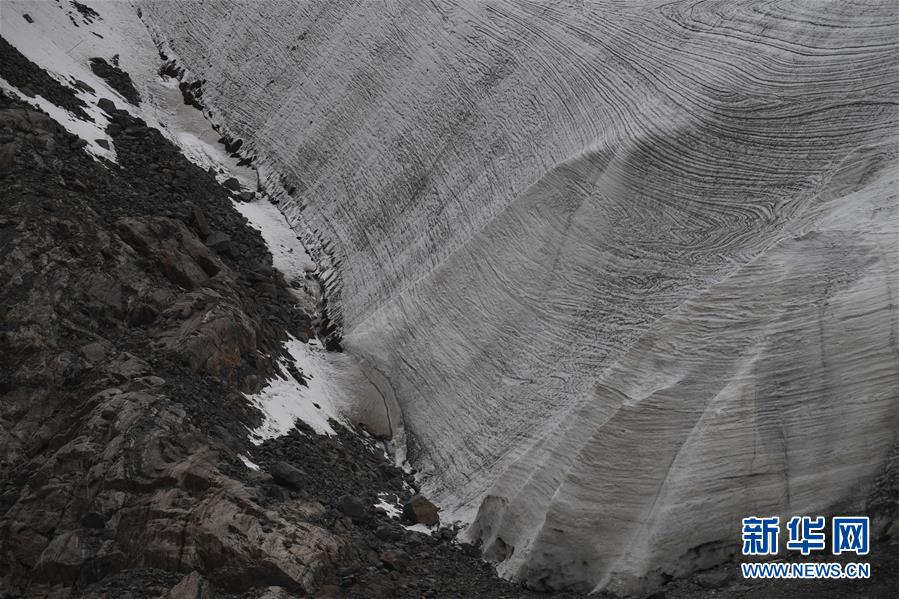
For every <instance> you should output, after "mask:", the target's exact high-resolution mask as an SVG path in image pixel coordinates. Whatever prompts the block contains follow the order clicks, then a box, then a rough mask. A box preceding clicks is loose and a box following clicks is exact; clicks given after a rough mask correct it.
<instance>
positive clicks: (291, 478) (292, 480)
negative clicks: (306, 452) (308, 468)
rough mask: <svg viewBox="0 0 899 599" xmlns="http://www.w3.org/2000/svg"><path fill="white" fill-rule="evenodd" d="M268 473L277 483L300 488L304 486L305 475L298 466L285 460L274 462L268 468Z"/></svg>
mask: <svg viewBox="0 0 899 599" xmlns="http://www.w3.org/2000/svg"><path fill="white" fill-rule="evenodd" d="M268 472H269V474H271V475H272V478H273V479H274V480H275V482H276V483H278V484H279V485H283V486H285V487H290V488H292V489H296V490H300V489H302V488H303V487H304V486H305V481H306V480H307V475H306V473H305V472H303V471H302V470H300V469H299V468H295V467H294V466H291V465H290V464H288V463H287V462H275V463H274V464H272V467H271V468H269V469H268Z"/></svg>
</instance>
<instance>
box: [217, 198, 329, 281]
mask: <svg viewBox="0 0 899 599" xmlns="http://www.w3.org/2000/svg"><path fill="white" fill-rule="evenodd" d="M234 208H235V209H236V210H237V211H238V212H240V213H241V214H242V215H243V216H244V218H246V219H247V220H248V221H250V226H251V227H253V228H254V229H257V230H258V231H259V232H260V233H261V234H262V238H263V239H264V240H265V243H266V244H268V249H269V251H270V252H271V253H272V262H273V263H274V265H275V268H277V269H278V270H280V271H281V272H282V273H283V274H284V276H285V277H286V278H287V279H288V281H289V280H290V279H291V278H296V277H301V278H302V277H303V275H304V274H305V273H307V272H313V271H315V262H313V261H312V259H311V258H310V257H309V255H308V254H307V253H306V252H305V250H304V248H303V244H302V243H301V242H300V240H299V238H298V237H297V234H296V232H295V231H294V230H293V229H291V228H290V225H289V224H287V219H285V218H284V215H283V214H281V211H280V210H278V208H277V207H276V206H275V205H274V204H272V203H271V202H269V201H266V200H257V201H255V202H235V203H234Z"/></svg>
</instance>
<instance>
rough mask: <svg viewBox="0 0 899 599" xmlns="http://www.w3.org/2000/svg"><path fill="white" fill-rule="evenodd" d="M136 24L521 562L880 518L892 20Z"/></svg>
mask: <svg viewBox="0 0 899 599" xmlns="http://www.w3.org/2000/svg"><path fill="white" fill-rule="evenodd" d="M140 4H141V6H142V8H143V13H144V18H145V20H146V21H147V23H148V24H149V25H150V26H151V28H154V29H155V30H156V31H157V33H158V34H159V36H160V38H161V39H166V40H170V42H169V43H170V44H171V49H172V50H174V52H175V54H177V56H178V57H179V58H180V59H181V60H182V61H183V63H184V64H185V65H186V66H187V67H188V68H189V69H191V71H192V73H193V74H194V75H195V76H196V77H198V78H203V79H205V80H207V81H208V82H209V84H208V85H207V88H206V89H208V91H207V93H206V94H205V96H204V100H205V101H206V102H208V104H209V105H210V106H211V107H212V108H213V109H214V110H215V111H218V112H219V113H220V115H221V116H222V117H223V118H224V120H225V122H226V123H227V126H228V127H229V128H230V129H231V132H232V133H234V134H235V135H236V136H239V137H241V138H242V139H244V140H246V143H247V144H249V145H250V146H251V147H252V148H253V150H255V151H256V152H258V154H259V156H260V157H261V158H262V161H263V162H264V163H267V164H269V165H272V166H274V167H276V169H277V170H279V171H282V172H286V173H289V174H290V180H289V181H288V187H294V188H295V193H294V194H292V197H291V198H286V203H285V204H284V205H283V207H285V211H286V213H287V214H288V216H289V217H291V218H292V219H293V220H294V222H295V223H296V225H297V227H298V229H300V230H303V231H304V232H305V233H304V234H305V235H306V236H307V237H308V238H310V239H311V238H313V237H317V238H318V240H319V241H320V242H322V243H323V247H324V248H325V249H326V250H328V251H329V252H330V253H331V254H332V255H333V256H332V257H333V262H332V264H330V266H331V267H332V271H331V272H333V273H334V274H333V275H327V274H326V277H327V276H331V277H332V278H330V282H331V283H330V301H331V308H332V311H333V313H334V314H335V315H336V316H337V317H338V318H339V321H340V323H341V324H342V327H343V333H344V345H345V347H346V348H348V349H349V350H350V351H352V352H355V353H357V354H360V355H362V356H364V357H365V358H366V359H368V360H369V362H370V363H371V364H373V365H374V366H375V367H376V368H377V369H378V370H380V371H381V373H383V375H384V376H385V377H386V378H387V379H388V380H389V381H390V383H391V385H392V387H393V390H394V391H395V393H396V396H397V398H398V400H399V401H400V403H401V405H402V407H403V411H404V418H405V422H406V425H407V429H408V430H409V432H410V435H411V438H412V444H411V447H410V450H411V453H410V455H411V456H412V457H413V459H414V460H415V461H416V462H417V464H418V465H419V466H420V467H422V468H423V469H424V471H425V472H426V473H428V474H429V478H428V485H429V487H430V489H429V490H430V491H431V493H432V495H435V496H436V497H438V498H439V499H440V500H442V504H443V507H444V508H445V509H446V511H447V512H449V513H451V512H452V510H453V508H458V509H459V510H461V512H460V513H464V512H465V510H471V513H475V512H476V513H477V515H476V517H475V518H474V525H473V526H472V528H471V529H470V534H471V535H472V536H473V537H474V538H477V539H481V540H483V541H484V543H485V545H484V547H485V551H486V555H487V556H488V557H490V558H491V559H494V560H496V561H498V562H500V566H499V567H500V571H501V572H504V573H506V574H508V575H511V576H515V577H518V578H521V579H523V580H525V581H527V582H528V583H530V584H532V585H534V586H537V587H541V586H547V587H575V588H581V589H591V588H594V587H595V586H597V585H606V584H610V583H612V584H613V585H614V586H620V587H621V588H630V587H631V585H632V584H635V583H634V580H636V579H641V578H645V577H646V576H647V575H654V574H659V575H661V574H665V575H670V574H679V573H683V572H684V571H688V570H691V569H694V568H696V567H700V566H703V565H706V564H710V563H714V562H717V561H720V560H721V559H723V558H726V557H727V556H728V555H730V554H732V553H733V552H734V551H735V550H736V549H737V547H738V545H737V542H736V536H737V532H736V531H738V530H739V519H740V518H741V517H742V516H745V515H747V514H752V513H766V514H767V513H770V514H780V515H781V516H787V515H792V514H801V513H809V514H813V513H819V512H820V513H830V512H833V511H835V510H856V511H860V510H863V509H864V506H865V499H866V497H867V495H868V492H869V490H870V488H871V485H872V484H873V481H874V480H875V479H876V477H877V475H878V474H879V473H880V471H881V470H882V468H883V464H884V460H885V457H886V455H887V454H888V452H889V451H890V448H891V446H892V443H893V439H894V436H895V432H896V430H897V426H896V425H897V422H896V414H897V408H899V396H897V389H899V350H897V341H896V339H897V333H896V329H897V313H896V310H895V307H894V306H895V299H894V298H896V297H897V294H899V270H897V260H896V256H897V252H899V239H897V235H896V230H897V227H899V203H897V193H896V187H895V180H896V176H897V168H896V164H897V161H896V153H897V144H896V141H897V140H896V136H895V131H896V126H897V124H899V115H897V109H896V103H895V98H896V97H897V92H899V81H897V72H896V71H895V69H891V68H889V65H890V64H891V60H892V57H894V56H895V52H896V50H897V36H896V27H897V25H896V21H897V11H896V7H895V3H892V2H868V3H865V4H863V5H849V4H846V3H843V2H831V3H821V2H817V1H815V2H812V1H809V2H783V3H772V4H765V5H764V6H759V5H755V4H753V3H718V4H715V5H708V4H705V3H693V2H676V3H669V2H666V3H661V2H659V3H656V4H654V5H653V4H651V3H644V5H643V6H642V7H641V8H639V9H638V8H632V7H627V6H621V5H620V4H618V3H610V2H597V3H592V4H589V5H581V4H571V5H568V4H557V5H545V4H543V3H533V4H528V3H517V2H515V3H513V2H507V3H471V2H465V3H461V4H460V5H455V4H452V3H437V4H436V5H435V4H431V3H407V4H405V5H403V4H394V5H389V6H388V5H383V4H379V5H378V8H377V10H374V9H372V8H371V6H370V5H366V4H365V3H362V4H359V5H354V6H342V5H341V4H340V3H329V4H322V5H313V6H305V7H297V6H296V5H295V4H294V3H292V2H267V3H264V4H263V5H259V4H252V5H240V4H236V5H231V4H229V3H225V2H215V3H200V2H182V3H157V2H141V3H140ZM301 210H302V215H301V214H300V212H301ZM338 260H339V261H340V264H339V265H337V264H336V263H337V261H338ZM323 263H324V265H325V267H328V266H329V261H328V259H327V258H325V259H324V260H323Z"/></svg>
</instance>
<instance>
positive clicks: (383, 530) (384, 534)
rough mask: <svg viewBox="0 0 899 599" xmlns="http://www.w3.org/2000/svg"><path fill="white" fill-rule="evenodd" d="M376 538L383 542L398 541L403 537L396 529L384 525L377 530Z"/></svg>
mask: <svg viewBox="0 0 899 599" xmlns="http://www.w3.org/2000/svg"><path fill="white" fill-rule="evenodd" d="M375 536H376V537H378V538H379V539H381V540H382V541H396V540H397V539H399V538H400V537H401V536H402V535H401V534H400V532H399V531H398V530H396V529H395V528H394V527H392V526H388V525H386V524H382V525H381V526H378V527H377V528H376V529H375Z"/></svg>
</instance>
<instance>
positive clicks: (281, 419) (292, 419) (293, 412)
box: [248, 337, 341, 445]
mask: <svg viewBox="0 0 899 599" xmlns="http://www.w3.org/2000/svg"><path fill="white" fill-rule="evenodd" d="M287 351H288V352H289V353H290V355H291V358H293V362H294V364H295V365H296V367H297V368H299V370H300V372H302V374H303V378H304V379H305V383H306V384H305V385H303V384H300V383H299V382H298V381H297V380H295V379H294V378H293V377H292V376H291V375H290V374H289V373H287V369H286V366H287V364H285V363H284V362H283V361H282V362H281V367H282V370H283V371H284V374H283V375H279V376H277V377H275V378H274V380H272V381H271V382H270V383H269V385H268V386H267V387H266V388H265V389H263V390H262V391H260V392H259V393H257V394H256V395H250V396H248V399H250V401H252V402H253V403H254V404H255V405H256V407H258V408H259V409H260V410H262V412H263V413H264V414H265V422H263V423H262V425H261V426H259V428H257V429H255V430H254V431H252V432H251V434H250V439H251V440H252V441H253V442H254V443H256V444H257V445H258V444H260V443H262V442H263V441H265V440H266V439H274V438H276V437H280V436H282V435H286V434H287V433H288V432H290V431H291V430H292V429H293V427H294V426H295V424H296V421H297V420H302V421H303V422H305V423H306V424H308V425H309V426H310V427H312V429H313V430H315V432H317V433H318V434H320V435H333V434H335V431H334V429H333V428H332V426H331V424H330V423H329V422H328V420H329V419H334V420H336V421H338V422H339V421H341V418H340V416H339V414H338V411H337V408H336V406H335V405H334V404H333V403H332V402H331V399H330V398H331V397H332V392H331V389H329V382H328V380H327V379H328V375H327V374H325V373H326V372H327V370H328V365H327V352H326V351H325V349H324V348H323V347H321V345H320V344H319V343H318V342H317V341H310V342H309V343H303V342H302V341H300V340H298V339H296V338H295V337H290V339H289V340H288V341H287Z"/></svg>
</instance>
